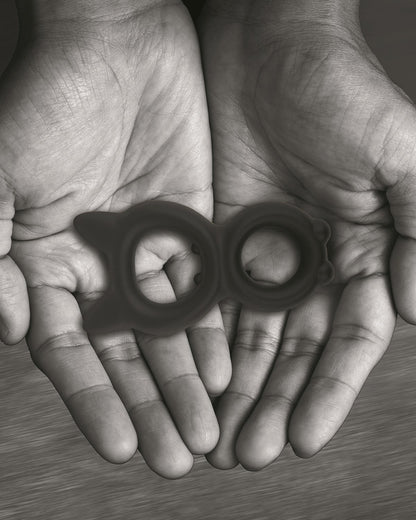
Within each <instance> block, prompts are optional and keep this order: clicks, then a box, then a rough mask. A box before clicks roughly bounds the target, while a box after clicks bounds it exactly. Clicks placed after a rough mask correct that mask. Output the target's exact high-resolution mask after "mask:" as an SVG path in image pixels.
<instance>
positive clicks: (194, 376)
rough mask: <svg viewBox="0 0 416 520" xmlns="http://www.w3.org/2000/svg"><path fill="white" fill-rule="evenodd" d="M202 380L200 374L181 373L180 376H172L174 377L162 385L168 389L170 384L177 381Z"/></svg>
mask: <svg viewBox="0 0 416 520" xmlns="http://www.w3.org/2000/svg"><path fill="white" fill-rule="evenodd" d="M187 379H189V380H198V381H199V380H200V378H199V375H198V374H181V375H180V376H176V377H172V379H168V380H167V381H165V382H164V383H163V385H162V387H163V388H164V389H166V388H167V387H168V386H170V385H171V384H172V383H177V382H178V381H184V380H187Z"/></svg>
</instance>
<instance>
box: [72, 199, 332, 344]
mask: <svg viewBox="0 0 416 520" xmlns="http://www.w3.org/2000/svg"><path fill="white" fill-rule="evenodd" d="M74 226H75V228H76V229H77V231H78V232H79V233H80V234H81V235H82V236H83V237H84V238H85V239H86V240H87V241H88V242H89V243H90V244H91V245H93V246H95V247H96V248H97V249H98V250H100V251H101V252H102V253H103V254H104V256H105V259H106V262H107V267H108V272H109V279H110V287H109V289H108V291H107V292H106V293H105V294H104V296H103V297H102V298H101V299H100V300H98V301H97V303H96V304H95V305H94V306H93V307H92V308H91V309H90V310H89V311H88V312H87V313H86V314H85V317H84V328H85V330H87V332H93V333H97V332H110V331H117V330H127V329H136V330H139V331H141V332H144V333H147V334H152V335H158V336H163V335H170V334H173V333H176V332H179V331H181V330H184V329H185V328H186V327H188V326H189V325H191V324H193V323H195V322H196V321H198V319H200V318H202V317H203V316H204V315H205V314H206V312H208V311H209V310H210V309H211V308H212V307H213V306H214V305H215V304H216V303H217V302H218V301H219V300H220V299H222V298H224V297H226V296H227V297H232V298H234V299H236V300H237V301H239V302H241V303H242V304H243V305H245V306H246V307H248V308H250V309H256V310H261V311H280V310H284V309H291V308H293V307H295V306H296V305H298V304H299V303H300V302H301V301H302V300H303V299H304V298H305V297H306V296H307V295H308V294H309V293H310V292H311V291H312V290H313V288H314V287H315V286H316V285H317V284H318V283H326V282H328V281H329V280H330V279H331V278H332V276H333V269H332V266H331V264H330V263H329V262H328V259H327V254H326V243H327V241H328V239H329V235H330V231H329V226H328V225H327V224H326V223H325V222H323V221H320V220H315V219H311V218H309V217H308V215H306V213H303V212H302V211H300V210H298V209H297V208H295V207H293V206H289V205H287V204H279V203H274V202H272V203H264V204H258V205H255V206H251V207H249V208H248V209H245V210H243V211H242V212H241V213H239V214H238V215H236V216H235V217H234V218H233V219H232V220H230V221H229V222H228V223H227V224H225V225H221V226H220V225H215V224H212V223H211V222H209V221H208V220H207V219H205V218H204V217H202V216H201V215H200V214H199V213H197V212H195V211H193V210H192V209H190V208H188V207H186V206H182V205H179V204H176V203H173V202H162V201H149V202H144V203H142V204H139V205H137V206H135V207H133V208H131V209H129V210H128V211H125V212H124V213H105V212H91V213H84V214H82V215H79V216H78V217H76V218H75V220H74ZM266 226H267V227H270V226H273V227H275V228H277V229H280V230H282V231H283V232H285V233H288V234H289V235H290V236H291V238H292V239H293V240H294V242H295V244H296V245H297V247H298V250H299V253H300V264H299V267H298V270H297V272H296V273H295V274H294V276H293V277H292V278H291V279H290V280H289V281H288V282H286V283H284V284H282V285H281V286H278V287H265V286H264V285H263V284H259V283H256V282H255V281H254V280H252V279H250V278H249V277H248V276H247V274H246V273H245V271H244V268H243V266H242V262H241V252H242V248H243V245H244V243H245V241H246V240H247V238H248V237H249V235H250V234H252V233H254V232H255V231H256V230H258V229H261V228H263V227H266ZM157 230H164V231H170V232H176V233H180V234H181V235H183V236H185V237H186V238H188V239H190V240H191V241H192V243H194V244H195V245H196V246H197V247H198V249H199V252H200V256H201V277H200V280H199V283H198V285H197V286H196V287H195V289H194V290H193V291H192V292H190V293H188V294H187V295H186V296H184V297H183V298H181V299H179V300H178V301H176V302H173V303H167V304H160V303H156V302H153V301H151V300H149V299H148V298H146V297H145V296H144V295H143V294H142V293H141V292H140V291H139V290H138V288H137V284H136V279H135V276H136V275H135V267H134V259H135V251H136V247H137V245H138V243H139V241H140V239H141V238H142V237H143V236H144V235H145V234H147V233H151V232H152V231H157Z"/></svg>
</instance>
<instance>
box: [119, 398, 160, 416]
mask: <svg viewBox="0 0 416 520" xmlns="http://www.w3.org/2000/svg"><path fill="white" fill-rule="evenodd" d="M155 404H161V405H163V406H164V404H163V401H162V399H160V398H154V399H147V400H146V401H143V402H142V403H137V404H135V405H133V406H131V407H130V408H127V412H128V414H129V415H130V416H132V415H135V414H136V413H140V412H141V411H142V410H144V409H146V408H149V407H150V406H153V405H155Z"/></svg>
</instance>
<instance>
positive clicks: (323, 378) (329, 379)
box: [311, 376, 358, 397]
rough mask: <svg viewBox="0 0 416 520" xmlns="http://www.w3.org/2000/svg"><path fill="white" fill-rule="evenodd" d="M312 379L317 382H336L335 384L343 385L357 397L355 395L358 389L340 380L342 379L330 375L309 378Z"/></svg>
mask: <svg viewBox="0 0 416 520" xmlns="http://www.w3.org/2000/svg"><path fill="white" fill-rule="evenodd" d="M312 379H315V380H317V381H318V382H319V381H323V382H331V383H336V384H337V385H339V386H343V387H345V388H348V389H349V390H351V392H352V393H353V394H354V396H355V397H357V395H358V390H356V389H355V388H354V387H353V386H352V385H350V384H349V383H347V382H346V381H342V379H338V378H337V377H331V376H312V378H311V380H312Z"/></svg>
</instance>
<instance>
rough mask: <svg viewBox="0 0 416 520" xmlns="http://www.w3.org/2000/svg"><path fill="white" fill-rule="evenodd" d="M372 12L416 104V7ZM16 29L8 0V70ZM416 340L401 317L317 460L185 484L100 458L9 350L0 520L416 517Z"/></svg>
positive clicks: (2, 385)
mask: <svg viewBox="0 0 416 520" xmlns="http://www.w3.org/2000/svg"><path fill="white" fill-rule="evenodd" d="M346 1H348V0H346ZM190 3H191V4H192V3H193V4H194V5H196V2H192V0H190ZM361 19H362V25H363V29H364V32H365V35H366V37H367V39H368V42H369V44H370V45H371V47H372V48H373V50H374V52H375V53H376V54H377V56H378V57H379V59H380V61H381V62H382V63H383V65H384V66H385V68H386V69H387V71H388V73H389V74H390V76H391V77H392V78H393V79H394V80H395V81H396V83H398V84H399V85H400V86H401V87H402V88H403V89H404V90H405V91H406V92H407V93H408V95H409V96H411V97H412V98H413V99H415V100H416V73H415V71H414V67H415V57H416V30H415V28H416V2H414V1H412V0H363V1H362V12H361ZM17 31H18V27H17V20H16V15H15V11H14V5H13V1H12V0H0V72H1V71H2V70H3V69H4V67H5V66H6V65H7V63H8V61H9V59H10V57H11V54H12V52H13V49H14V46H15V42H16V36H17ZM415 340H416V328H412V327H410V326H408V325H405V324H404V323H402V322H399V324H398V327H397V330H396V333H395V337H394V341H393V343H392V345H391V347H390V349H389V351H388V353H387V355H386V356H385V357H384V358H383V360H382V361H381V363H380V364H379V365H378V366H377V368H376V369H375V370H374V372H373V374H372V375H371V377H370V379H369V380H368V382H367V383H366V385H365V387H364V389H363V391H362V393H361V394H360V396H359V399H358V402H357V404H356V405H355V408H354V409H353V412H352V413H351V415H350V416H349V417H348V419H347V421H346V422H345V424H344V426H343V427H342V429H341V431H340V432H339V433H338V435H337V436H336V437H335V439H334V440H333V441H332V442H331V443H330V444H329V446H328V447H326V448H325V449H324V450H323V451H322V452H321V453H320V454H318V455H317V456H316V457H314V458H312V459H310V460H306V461H305V460H302V459H298V458H296V457H295V455H294V454H293V452H292V451H291V449H290V448H287V449H286V450H285V452H284V453H283V455H282V456H281V458H280V459H279V460H278V461H277V462H276V463H274V464H273V465H271V466H270V467H269V468H267V469H266V470H264V471H262V472H260V473H248V472H246V471H244V470H242V469H241V468H236V469H234V470H232V471H228V472H220V471H218V470H214V469H213V468H211V467H210V466H209V465H208V464H207V463H206V462H205V460H204V459H203V458H199V459H197V461H196V463H195V467H194V469H193V471H192V472H191V473H190V474H189V475H188V476H187V477H185V478H184V479H182V480H180V481H174V482H171V481H166V480H163V479H161V478H159V477H158V476H156V475H154V474H153V473H152V472H151V471H150V470H149V469H147V467H146V466H145V464H144V463H143V461H142V459H141V457H140V455H136V456H135V457H134V459H133V460H132V461H130V462H129V463H128V464H126V465H123V466H113V465H110V464H108V463H106V462H104V461H103V460H101V459H100V458H99V457H98V455H96V453H95V452H94V451H93V449H92V448H90V447H89V445H88V444H87V442H86V441H85V440H84V438H83V437H82V435H81V434H80V433H79V432H78V430H77V428H76V427H75V426H74V424H73V423H72V420H71V418H70V416H69V413H68V412H67V411H66V409H65V408H64V406H63V404H62V403H61V401H60V399H59V398H58V396H57V394H56V393H55V391H54V390H53V389H52V386H51V385H50V384H49V382H48V381H47V380H46V378H45V377H44V376H43V375H42V374H41V373H40V372H39V371H38V370H37V369H36V368H35V367H34V365H33V364H32V363H31V360H30V357H29V355H28V352H27V350H26V347H25V346H24V345H23V344H22V345H20V346H17V347H14V348H9V347H2V348H1V349H0V421H1V422H0V519H1V520H12V519H13V520H35V519H39V520H73V519H78V520H96V519H97V520H98V519H100V520H116V519H117V520H118V519H123V520H133V519H140V518H143V519H146V520H168V519H169V520H170V519H181V520H202V519H204V520H219V519H221V520H271V519H274V518H276V519H281V520H361V519H362V520H372V519H377V520H413V519H415V518H416V455H415V453H416V436H415V431H416V406H415V403H416V380H415V372H416V349H415V345H414V343H415Z"/></svg>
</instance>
